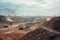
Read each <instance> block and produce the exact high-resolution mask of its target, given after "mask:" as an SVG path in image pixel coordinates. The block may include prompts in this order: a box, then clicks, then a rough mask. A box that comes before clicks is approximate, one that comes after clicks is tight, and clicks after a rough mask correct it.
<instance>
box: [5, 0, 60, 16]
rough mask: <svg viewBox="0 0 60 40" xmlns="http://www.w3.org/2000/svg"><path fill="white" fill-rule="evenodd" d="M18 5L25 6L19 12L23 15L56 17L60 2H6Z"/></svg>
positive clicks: (8, 0)
mask: <svg viewBox="0 0 60 40" xmlns="http://www.w3.org/2000/svg"><path fill="white" fill-rule="evenodd" d="M4 2H8V3H11V4H16V5H23V4H24V6H23V7H20V8H19V9H18V10H19V12H20V10H21V12H20V13H21V15H55V14H56V13H58V12H59V10H60V9H59V8H58V6H59V5H58V4H59V3H60V0H42V2H41V0H39V1H38V0H5V1H4Z"/></svg>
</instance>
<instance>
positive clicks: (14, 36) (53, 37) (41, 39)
mask: <svg viewBox="0 0 60 40" xmlns="http://www.w3.org/2000/svg"><path fill="white" fill-rule="evenodd" d="M40 27H42V26H40ZM43 27H44V28H45V27H46V28H47V29H48V30H46V29H44V28H43ZM43 27H42V28H39V29H36V30H34V31H31V32H28V33H26V35H21V34H20V33H10V34H0V40H60V33H59V34H57V33H55V32H54V31H53V30H55V31H57V32H60V17H54V18H52V19H51V20H50V21H49V22H47V23H46V24H45V25H44V26H43ZM49 30H52V32H51V31H49ZM19 32H20V31H19Z"/></svg>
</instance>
